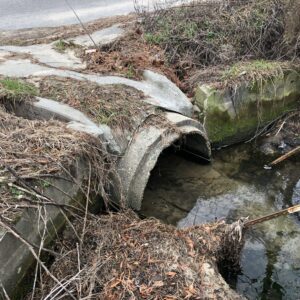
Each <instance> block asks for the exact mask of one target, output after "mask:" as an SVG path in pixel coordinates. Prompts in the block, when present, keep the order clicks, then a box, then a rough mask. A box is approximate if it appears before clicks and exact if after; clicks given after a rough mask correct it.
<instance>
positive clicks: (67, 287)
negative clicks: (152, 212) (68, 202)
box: [28, 211, 240, 300]
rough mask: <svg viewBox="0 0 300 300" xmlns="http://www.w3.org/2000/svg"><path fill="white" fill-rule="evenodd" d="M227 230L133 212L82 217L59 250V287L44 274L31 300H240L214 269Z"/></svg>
mask: <svg viewBox="0 0 300 300" xmlns="http://www.w3.org/2000/svg"><path fill="white" fill-rule="evenodd" d="M227 227H228V225H226V224H225V223H223V222H220V223H215V224H208V225H201V226H196V227H193V228H190V229H184V230H178V229H176V228H174V227H172V226H168V225H165V224H162V223H161V222H159V221H158V220H155V219H146V220H140V219H139V218H138V217H137V216H136V215H135V214H134V213H133V212H131V211H126V212H123V213H118V214H108V215H106V216H101V217H95V216H88V218H87V219H85V218H78V219H77V220H76V221H75V222H74V228H71V227H69V228H68V229H67V230H66V231H65V232H64V236H63V238H62V239H61V241H58V242H57V244H56V247H55V249H56V251H57V252H59V253H60V257H58V258H56V260H55V262H54V263H53V265H52V266H51V268H50V271H51V273H52V275H53V276H55V277H56V278H57V279H58V280H59V284H58V283H57V282H54V280H53V279H52V278H50V277H49V275H47V274H43V276H42V277H41V281H40V283H39V287H38V288H37V289H36V290H34V291H33V292H32V293H31V294H30V295H29V296H28V299H44V298H46V297H48V298H51V299H65V298H67V299H68V298H70V299H83V298H84V299H168V300H172V299H212V298H211V297H213V298H219V299H225V298H226V299H240V297H239V296H238V295H237V294H236V293H235V292H234V291H233V290H231V289H230V288H229V286H228V285H227V284H226V283H225V281H224V280H223V278H222V277H221V276H220V275H219V273H218V272H217V268H216V263H217V261H218V260H219V259H221V255H222V253H223V251H222V249H223V246H224V245H222V241H223V236H224V234H225V232H226V228H227ZM74 230H75V233H74ZM76 236H80V237H82V239H78V238H76Z"/></svg>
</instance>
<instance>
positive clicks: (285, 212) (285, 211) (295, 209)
mask: <svg viewBox="0 0 300 300" xmlns="http://www.w3.org/2000/svg"><path fill="white" fill-rule="evenodd" d="M299 211H300V204H298V205H295V206H292V207H289V208H286V209H283V210H281V211H278V212H275V213H272V214H269V215H266V216H264V217H260V218H257V219H254V220H251V221H248V222H246V223H245V224H244V228H247V227H250V226H253V225H256V224H260V223H263V222H266V221H269V220H272V219H275V218H278V217H280V216H284V215H288V214H293V213H296V212H299Z"/></svg>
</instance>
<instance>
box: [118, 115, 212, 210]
mask: <svg viewBox="0 0 300 300" xmlns="http://www.w3.org/2000/svg"><path fill="white" fill-rule="evenodd" d="M156 117H157V116H156ZM163 119H164V122H159V121H157V120H155V116H154V120H153V121H152V120H151V117H149V118H148V119H146V120H145V121H144V123H143V124H142V125H141V126H140V127H139V129H138V130H137V131H136V132H135V134H134V136H133V137H132V139H131V142H130V143H129V145H128V147H127V149H126V152H125V154H124V155H123V156H122V158H121V159H120V160H119V163H118V175H119V176H118V179H116V180H115V182H114V192H117V193H115V198H117V199H121V193H122V195H123V196H124V198H123V199H124V201H125V203H124V204H125V205H126V206H129V207H131V208H133V209H135V210H140V209H141V206H142V200H143V195H144V190H145V188H146V186H147V183H148V180H149V177H150V173H151V171H152V169H153V168H154V167H155V165H156V163H157V160H158V158H159V156H160V154H161V153H162V151H163V150H164V149H166V148H168V147H170V146H171V145H173V144H174V143H175V142H177V141H179V143H180V144H181V147H183V148H184V149H186V151H187V152H188V153H190V154H192V155H195V156H197V157H202V158H205V159H207V160H209V159H210V156H211V149H210V144H209V141H208V138H207V136H206V133H205V130H204V128H203V126H202V125H201V124H200V123H199V122H197V121H195V120H193V119H190V118H188V117H185V116H182V115H180V114H177V113H170V112H168V113H165V114H164V115H163Z"/></svg>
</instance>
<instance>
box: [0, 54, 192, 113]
mask: <svg viewBox="0 0 300 300" xmlns="http://www.w3.org/2000/svg"><path fill="white" fill-rule="evenodd" d="M0 74H1V75H4V76H11V77H20V78H21V77H34V76H60V77H65V78H68V77H69V78H73V79H77V80H88V81H92V82H95V83H97V84H99V85H108V84H124V85H126V86H130V87H133V88H135V89H137V90H139V91H142V92H143V93H144V94H145V95H146V96H147V98H146V99H144V100H143V101H145V102H147V103H150V104H152V105H154V106H157V107H161V108H164V109H166V110H169V111H173V112H177V113H180V114H183V115H185V116H189V117H190V116H192V113H193V105H192V104H191V102H190V101H189V99H188V98H187V97H186V96H185V94H184V93H183V92H182V91H181V90H180V89H179V88H178V87H177V86H176V85H175V84H174V83H172V82H171V81H170V80H169V79H167V78H166V77H165V76H163V75H160V74H158V73H155V72H152V71H145V72H144V74H143V77H144V80H143V81H135V80H132V79H128V78H124V77H118V76H99V75H94V74H83V73H78V72H74V71H68V70H61V69H54V68H48V67H46V66H41V65H37V64H33V63H32V62H31V61H30V60H29V59H19V60H10V59H9V60H6V61H4V62H2V63H1V62H0Z"/></svg>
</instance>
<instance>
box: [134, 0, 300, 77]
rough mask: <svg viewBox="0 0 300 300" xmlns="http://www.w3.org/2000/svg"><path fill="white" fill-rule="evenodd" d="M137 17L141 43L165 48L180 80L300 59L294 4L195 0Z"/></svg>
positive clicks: (260, 0)
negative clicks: (247, 64)
mask: <svg viewBox="0 0 300 300" xmlns="http://www.w3.org/2000/svg"><path fill="white" fill-rule="evenodd" d="M139 13H140V15H141V17H142V19H143V22H142V25H143V28H144V30H145V34H144V36H145V38H146V40H147V41H148V43H150V44H154V45H159V46H160V47H161V48H163V49H164V50H165V53H166V56H167V58H168V61H169V62H170V63H171V64H173V65H174V66H175V68H176V69H178V70H181V74H180V73H177V74H178V75H179V77H180V78H181V79H184V77H185V76H186V74H187V73H188V72H191V71H193V70H195V69H201V68H204V67H207V66H215V65H223V64H225V65H228V64H231V63H233V62H237V61H241V60H249V59H251V60H262V59H263V60H284V59H285V60H293V59H296V58H299V55H300V44H299V40H300V36H299V34H300V33H299V30H298V27H299V13H300V8H299V4H297V3H296V1H288V2H286V1H283V0H245V1H231V0H230V1H207V2H205V3H203V1H194V2H192V3H190V4H187V5H184V6H182V7H180V8H177V7H174V8H168V7H167V9H165V7H164V8H163V9H160V8H157V9H156V10H155V11H154V12H153V13H149V12H147V11H143V10H140V11H139Z"/></svg>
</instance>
